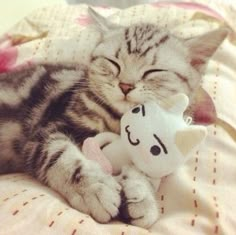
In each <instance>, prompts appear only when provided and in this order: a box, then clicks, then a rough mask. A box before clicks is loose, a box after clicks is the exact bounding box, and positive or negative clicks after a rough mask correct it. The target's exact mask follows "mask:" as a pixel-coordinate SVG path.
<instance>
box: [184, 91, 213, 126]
mask: <svg viewBox="0 0 236 235" xmlns="http://www.w3.org/2000/svg"><path fill="white" fill-rule="evenodd" d="M186 114H187V115H189V116H191V117H192V119H193V122H194V123H196V124H204V125H209V124H212V123H214V122H215V121H216V118H217V115H216V109H215V105H214V103H213V101H212V99H211V97H210V96H209V95H208V93H207V92H206V91H205V90H204V89H203V88H201V87H199V89H198V90H197V91H196V92H195V95H194V96H193V97H192V99H191V103H190V105H189V107H188V109H187V111H186Z"/></svg>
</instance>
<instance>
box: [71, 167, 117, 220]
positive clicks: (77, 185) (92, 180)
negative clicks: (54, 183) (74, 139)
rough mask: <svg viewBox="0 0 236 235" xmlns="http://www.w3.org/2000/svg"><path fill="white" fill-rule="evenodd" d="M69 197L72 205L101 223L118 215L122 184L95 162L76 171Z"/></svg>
mask: <svg viewBox="0 0 236 235" xmlns="http://www.w3.org/2000/svg"><path fill="white" fill-rule="evenodd" d="M70 186H71V187H70V188H71V189H70V190H69V191H68V194H67V199H68V201H69V203H70V204H71V206H72V207H74V208H75V209H78V210H79V211H81V212H84V213H86V214H89V215H91V216H92V217H93V218H94V219H95V220H96V221H98V222H100V223H107V222H109V221H110V220H111V219H112V218H114V217H116V215H117V214H118V212H119V206H120V203H121V199H120V191H121V186H120V185H119V184H118V183H117V182H116V181H115V179H114V178H113V177H112V176H111V175H107V174H105V173H103V171H102V170H101V169H100V167H99V166H98V165H97V164H93V162H91V163H89V164H86V165H85V166H82V167H80V168H77V170H76V171H75V172H74V174H73V177H72V182H71V185H70Z"/></svg>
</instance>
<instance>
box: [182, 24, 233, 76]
mask: <svg viewBox="0 0 236 235" xmlns="http://www.w3.org/2000/svg"><path fill="white" fill-rule="evenodd" d="M228 33H229V29H227V28H226V27H222V28H220V29H217V30H214V31H211V32H209V33H206V34H204V35H201V36H198V37H194V38H191V39H187V40H186V41H185V45H186V46H187V47H188V48H189V58H190V63H191V65H192V66H193V67H194V68H195V69H196V70H197V71H199V72H200V73H202V72H203V71H204V68H205V65H206V63H207V61H208V59H209V58H210V57H211V56H212V55H213V54H214V52H215V51H216V50H217V48H218V47H219V46H220V44H221V43H222V42H223V41H224V39H225V38H226V37H227V35H228Z"/></svg>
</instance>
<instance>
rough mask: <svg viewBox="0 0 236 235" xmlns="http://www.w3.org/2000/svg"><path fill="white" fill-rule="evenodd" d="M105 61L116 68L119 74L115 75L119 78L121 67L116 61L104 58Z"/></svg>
mask: <svg viewBox="0 0 236 235" xmlns="http://www.w3.org/2000/svg"><path fill="white" fill-rule="evenodd" d="M104 59H105V60H107V61H108V62H110V63H111V64H112V65H113V66H114V67H115V68H116V70H117V72H116V73H115V75H116V77H117V76H119V74H120V65H119V64H118V63H117V62H116V61H114V60H112V59H110V58H107V57H104Z"/></svg>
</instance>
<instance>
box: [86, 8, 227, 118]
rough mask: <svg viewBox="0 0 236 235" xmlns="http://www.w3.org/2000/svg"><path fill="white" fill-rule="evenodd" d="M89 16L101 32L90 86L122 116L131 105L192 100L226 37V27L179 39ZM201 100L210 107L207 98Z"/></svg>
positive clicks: (151, 27) (148, 26)
mask: <svg viewBox="0 0 236 235" xmlns="http://www.w3.org/2000/svg"><path fill="white" fill-rule="evenodd" d="M89 12H90V15H91V16H92V18H93V19H94V21H95V22H96V24H97V25H98V28H99V30H100V32H101V41H100V42H99V44H98V45H97V46H96V48H95V50H94V51H93V53H92V56H91V64H90V71H89V73H90V85H91V87H92V89H93V90H94V92H96V94H97V95H98V96H99V97H100V98H101V99H102V100H103V101H104V102H106V103H108V104H109V105H110V106H112V107H113V108H114V109H115V110H117V111H118V112H120V113H122V114H123V113H124V112H126V111H127V110H129V109H130V108H131V107H133V106H134V105H137V104H141V103H144V102H146V101H150V100H154V101H157V102H159V103H162V102H165V99H166V98H167V97H169V96H171V95H174V94H176V93H180V92H182V93H185V94H186V95H188V96H189V97H190V102H191V99H192V97H194V94H195V91H196V90H197V89H198V88H199V86H200V82H201V74H202V72H203V70H204V67H205V65H206V63H207V61H208V59H209V58H210V57H211V56H212V55H213V53H214V52H215V51H216V49H217V48H218V47H219V45H220V44H221V42H222V41H223V40H224V39H225V37H226V36H227V30H226V29H218V30H215V31H213V32H210V33H207V34H205V35H203V36H200V37H196V38H192V39H188V40H183V39H180V38H177V37H175V36H173V35H171V34H170V33H168V32H167V31H166V30H163V29H159V28H157V27H156V26H155V25H152V24H136V25H131V26H126V27H124V26H122V27H121V26H116V25H113V24H111V23H110V22H109V21H107V20H106V19H105V18H103V17H102V16H100V15H98V14H97V13H96V12H94V11H93V10H92V9H90V10H89ZM205 98H207V99H208V103H209V96H207V95H206V97H204V98H203V99H202V100H204V99H205ZM202 100H201V101H202ZM210 105H213V103H212V102H210ZM211 109H212V110H213V111H214V108H212V107H211Z"/></svg>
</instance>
